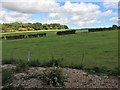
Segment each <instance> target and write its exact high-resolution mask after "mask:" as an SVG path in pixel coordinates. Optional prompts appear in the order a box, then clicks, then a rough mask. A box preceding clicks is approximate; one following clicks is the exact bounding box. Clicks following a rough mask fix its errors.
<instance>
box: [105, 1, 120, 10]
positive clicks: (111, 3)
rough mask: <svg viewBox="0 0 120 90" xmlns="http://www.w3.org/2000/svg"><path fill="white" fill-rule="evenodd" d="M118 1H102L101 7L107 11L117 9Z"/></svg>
mask: <svg viewBox="0 0 120 90" xmlns="http://www.w3.org/2000/svg"><path fill="white" fill-rule="evenodd" d="M118 2H119V0H103V5H104V7H106V8H107V9H109V8H118Z"/></svg>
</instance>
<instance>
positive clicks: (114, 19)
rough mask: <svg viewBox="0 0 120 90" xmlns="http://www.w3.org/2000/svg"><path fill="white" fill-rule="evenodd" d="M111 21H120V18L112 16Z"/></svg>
mask: <svg viewBox="0 0 120 90" xmlns="http://www.w3.org/2000/svg"><path fill="white" fill-rule="evenodd" d="M110 21H112V22H118V21H120V20H119V19H118V17H112V18H110Z"/></svg>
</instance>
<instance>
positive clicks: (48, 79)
mask: <svg viewBox="0 0 120 90" xmlns="http://www.w3.org/2000/svg"><path fill="white" fill-rule="evenodd" d="M64 79H65V77H64V76H63V73H62V70H61V69H59V68H58V67H55V68H53V69H51V70H50V71H48V72H44V75H43V77H42V80H43V81H44V82H45V84H47V85H50V86H54V87H60V86H64Z"/></svg>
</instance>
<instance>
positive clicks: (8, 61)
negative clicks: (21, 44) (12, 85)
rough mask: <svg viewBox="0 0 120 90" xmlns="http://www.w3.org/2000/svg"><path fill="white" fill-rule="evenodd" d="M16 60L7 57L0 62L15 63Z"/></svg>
mask: <svg viewBox="0 0 120 90" xmlns="http://www.w3.org/2000/svg"><path fill="white" fill-rule="evenodd" d="M16 62H17V60H15V59H14V58H8V59H4V60H2V64H16Z"/></svg>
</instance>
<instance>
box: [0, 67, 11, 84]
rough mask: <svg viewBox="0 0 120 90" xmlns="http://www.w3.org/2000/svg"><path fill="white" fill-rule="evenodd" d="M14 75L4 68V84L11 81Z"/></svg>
mask: <svg viewBox="0 0 120 90" xmlns="http://www.w3.org/2000/svg"><path fill="white" fill-rule="evenodd" d="M12 77H13V72H12V71H9V70H6V69H3V70H2V85H3V86H4V85H5V84H7V83H10V82H11V80H12Z"/></svg>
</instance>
